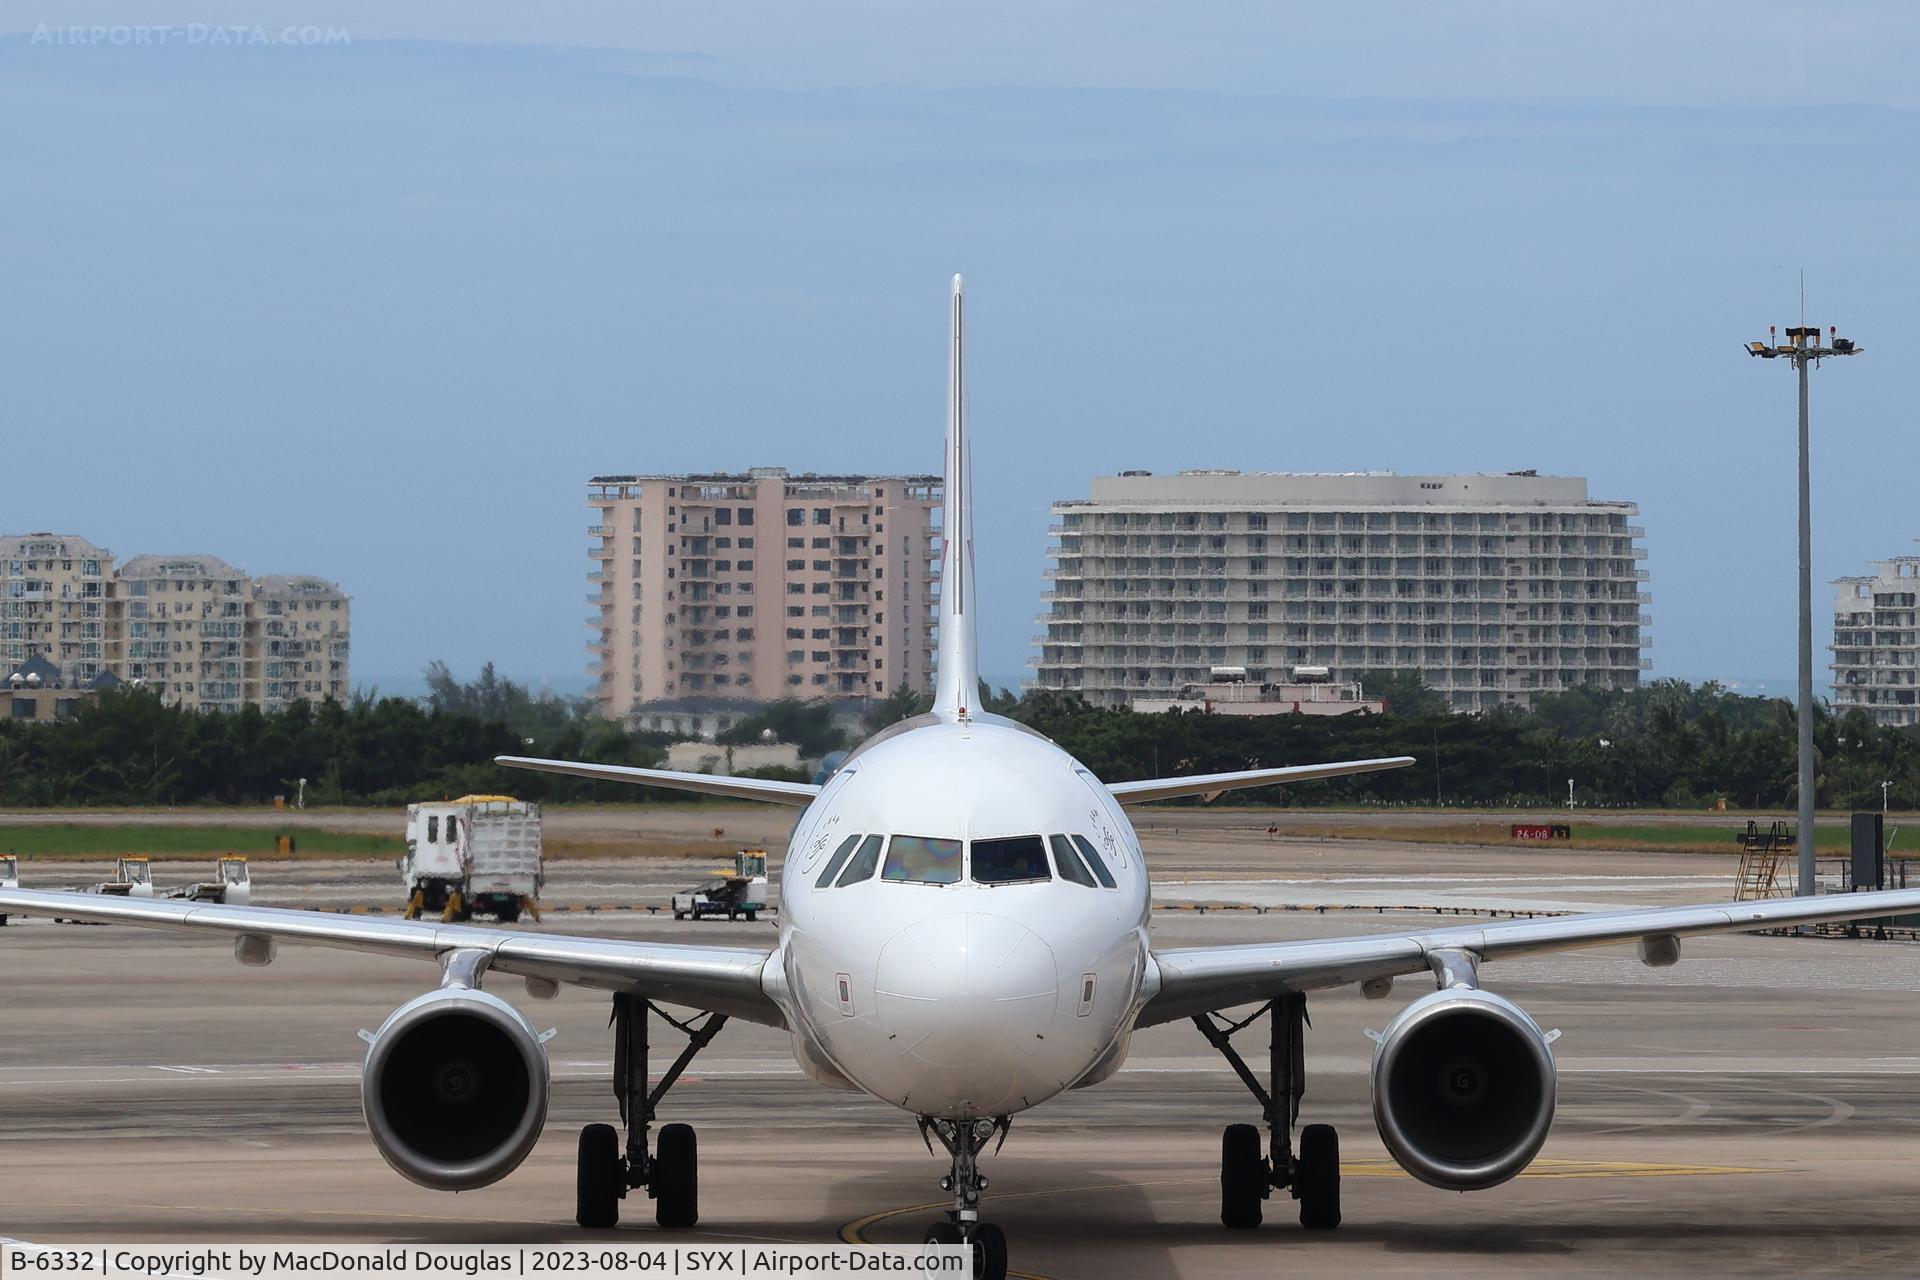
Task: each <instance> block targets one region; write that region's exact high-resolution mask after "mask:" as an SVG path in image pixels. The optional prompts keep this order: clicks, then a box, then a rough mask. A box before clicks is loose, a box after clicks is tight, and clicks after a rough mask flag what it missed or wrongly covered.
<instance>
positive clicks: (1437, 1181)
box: [1373, 987, 1555, 1191]
mask: <svg viewBox="0 0 1920 1280" xmlns="http://www.w3.org/2000/svg"><path fill="white" fill-rule="evenodd" d="M1552 1040H1553V1037H1551V1036H1549V1035H1547V1034H1546V1033H1545V1032H1543V1031H1541V1029H1540V1026H1539V1024H1538V1023H1536V1022H1535V1021H1534V1020H1533V1019H1532V1018H1530V1017H1528V1016H1527V1015H1526V1013H1525V1012H1524V1011H1522V1010H1521V1008H1520V1007H1519V1006H1518V1005H1516V1004H1514V1003H1513V1002H1512V1001H1510V1000H1505V999H1502V998H1501V997H1499V996H1497V995H1494V994H1493V993H1492V992H1490V991H1481V990H1479V989H1477V988H1473V987H1452V988H1448V989H1446V990H1443V991H1436V992H1434V993H1433V994H1432V995H1429V996H1424V997H1422V998H1421V999H1419V1000H1416V1001H1414V1002H1413V1003H1412V1004H1410V1005H1408V1006H1407V1007H1406V1008H1405V1009H1402V1010H1401V1011H1400V1014H1399V1016H1398V1017H1396V1018H1395V1019H1394V1020H1393V1021H1392V1022H1390V1023H1388V1024H1387V1029H1386V1030H1385V1031H1384V1032H1382V1033H1381V1034H1380V1035H1379V1036H1378V1037H1377V1039H1376V1043H1375V1045H1374V1052H1373V1119H1374V1123H1375V1124H1376V1125H1377V1126H1379V1129H1380V1137H1381V1140H1382V1141H1384V1142H1385V1143H1386V1145H1387V1150H1388V1152H1390V1153H1391V1154H1392V1156H1393V1158H1394V1159H1395V1160H1396V1161H1398V1162H1399V1165H1400V1167H1401V1168H1402V1169H1405V1170H1406V1171H1407V1172H1408V1173H1410V1174H1412V1175H1413V1176H1414V1177H1416V1178H1418V1179H1420V1181H1422V1182H1425V1183H1428V1184H1430V1185H1432V1186H1436V1187H1442V1188H1444V1189H1446V1190H1448V1191H1479V1190H1483V1189H1485V1188H1487V1187H1496V1186H1499V1185H1500V1184H1501V1183H1503V1182H1505V1181H1506V1180H1507V1179H1509V1178H1511V1177H1513V1176H1514V1175H1515V1174H1517V1173H1519V1172H1520V1171H1521V1170H1522V1169H1524V1168H1526V1167H1527V1165H1528V1164H1529V1163H1531V1162H1532V1160H1533V1157H1534V1156H1535V1155H1536V1154H1537V1153H1538V1152H1539V1150H1540V1145H1541V1144H1542V1143H1544V1142H1545V1141H1546V1140H1547V1129H1548V1128H1549V1127H1550V1126H1551V1125H1552V1123H1553V1103H1554V1086H1555V1073H1554V1067H1553V1053H1552V1051H1551V1050H1550V1049H1549V1047H1548V1046H1549V1045H1550V1044H1551V1043H1552Z"/></svg>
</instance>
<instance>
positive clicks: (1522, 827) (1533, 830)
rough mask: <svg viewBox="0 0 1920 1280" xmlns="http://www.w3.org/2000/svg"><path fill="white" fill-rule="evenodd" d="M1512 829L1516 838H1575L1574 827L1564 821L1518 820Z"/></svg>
mask: <svg viewBox="0 0 1920 1280" xmlns="http://www.w3.org/2000/svg"><path fill="white" fill-rule="evenodd" d="M1511 830H1512V834H1513V838H1514V839H1515V840H1571V839H1573V828H1572V827H1570V826H1568V825H1567V824H1566V823H1564V822H1516V823H1514V824H1513V827H1512V828H1511Z"/></svg>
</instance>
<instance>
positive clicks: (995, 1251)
mask: <svg viewBox="0 0 1920 1280" xmlns="http://www.w3.org/2000/svg"><path fill="white" fill-rule="evenodd" d="M973 1274H974V1276H975V1280H1007V1233H1006V1232H1004V1231H1002V1230H1001V1229H1000V1228H999V1227H996V1226H995V1225H994V1224H993V1223H991V1222H982V1223H980V1224H979V1225H978V1226H976V1227H975V1228H974V1229H973Z"/></svg>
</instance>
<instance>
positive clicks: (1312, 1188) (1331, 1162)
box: [1294, 1124, 1340, 1231]
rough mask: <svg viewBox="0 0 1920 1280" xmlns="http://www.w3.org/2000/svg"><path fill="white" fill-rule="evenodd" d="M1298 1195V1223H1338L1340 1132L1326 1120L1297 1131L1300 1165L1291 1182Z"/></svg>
mask: <svg viewBox="0 0 1920 1280" xmlns="http://www.w3.org/2000/svg"><path fill="white" fill-rule="evenodd" d="M1294 1193H1295V1194H1296V1195H1297V1196H1298V1197H1299V1198H1300V1225H1301V1226H1303V1227H1305V1228H1306V1229H1307V1230H1309V1231H1331V1230H1333V1229H1334V1228H1335V1227H1337V1226H1339V1225H1340V1135H1339V1134H1337V1133H1335V1132H1334V1131H1333V1126H1332V1125H1330V1124H1310V1125H1308V1126H1307V1127H1306V1128H1304V1129H1302V1130H1301V1131H1300V1168H1299V1172H1298V1174H1297V1176H1296V1179H1295V1183H1294Z"/></svg>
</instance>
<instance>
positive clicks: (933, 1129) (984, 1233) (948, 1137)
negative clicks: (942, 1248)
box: [920, 1116, 1012, 1280]
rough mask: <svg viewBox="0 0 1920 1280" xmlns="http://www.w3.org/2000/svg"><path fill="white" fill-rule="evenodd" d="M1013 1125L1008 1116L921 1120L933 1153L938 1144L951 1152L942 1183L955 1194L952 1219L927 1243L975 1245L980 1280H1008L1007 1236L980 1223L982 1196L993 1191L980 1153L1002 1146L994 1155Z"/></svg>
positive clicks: (932, 1229)
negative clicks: (997, 1138) (950, 1164)
mask: <svg viewBox="0 0 1920 1280" xmlns="http://www.w3.org/2000/svg"><path fill="white" fill-rule="evenodd" d="M1011 1125H1012V1121H1011V1120H1009V1119H1008V1118H1007V1117H1006V1116H1000V1117H998V1118H996V1119H993V1120H935V1119H933V1118H931V1117H929V1116H921V1117H920V1137H921V1139H922V1140H923V1141H925V1142H926V1144H927V1150H928V1151H932V1150H933V1140H934V1139H935V1138H938V1139H939V1140H940V1145H941V1146H943V1147H945V1148H946V1149H947V1154H948V1156H950V1157H951V1158H952V1160H953V1167H952V1169H951V1171H950V1172H949V1173H948V1174H947V1176H946V1177H944V1178H942V1179H940V1189H941V1190H942V1191H948V1192H951V1193H952V1194H953V1208H951V1209H949V1210H947V1220H946V1221H945V1222H936V1223H934V1224H933V1225H931V1226H929V1227H928V1228H927V1233H926V1235H925V1236H923V1237H922V1239H923V1240H924V1241H925V1243H927V1244H959V1245H970V1246H971V1247H972V1249H973V1275H974V1280H1007V1235H1006V1232H1004V1231H1002V1230H1001V1229H1000V1228H999V1227H997V1226H995V1225H994V1224H993V1223H991V1222H982V1221H980V1193H981V1192H982V1191H985V1190H986V1189H987V1178H986V1175H985V1174H983V1173H981V1172H980V1169H979V1158H980V1153H981V1152H982V1151H983V1150H985V1149H986V1145H987V1143H988V1142H990V1141H992V1139H993V1136H994V1134H996V1133H997V1134H999V1135H1000V1141H999V1142H998V1143H996V1144H995V1145H994V1148H993V1149H994V1151H995V1152H998V1151H999V1150H1000V1148H1001V1147H1002V1146H1004V1145H1006V1141H1007V1130H1008V1129H1009V1128H1010V1127H1011Z"/></svg>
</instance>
